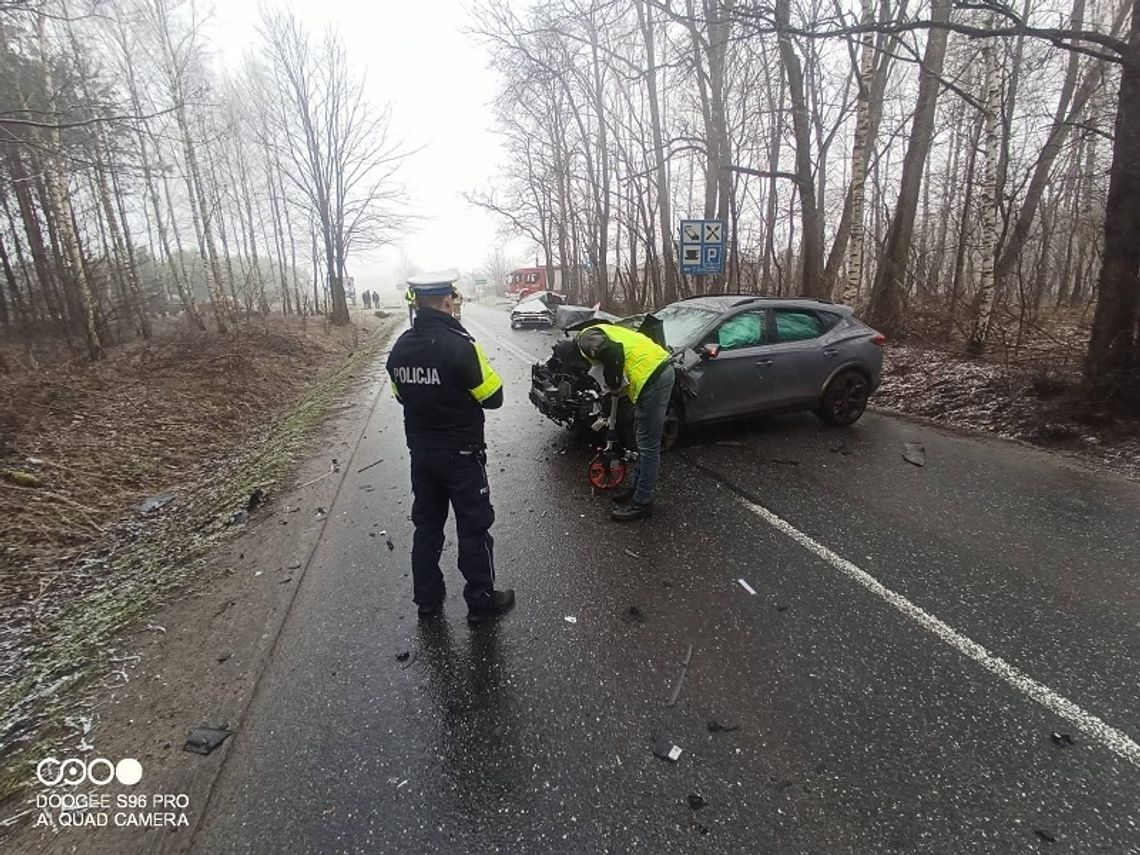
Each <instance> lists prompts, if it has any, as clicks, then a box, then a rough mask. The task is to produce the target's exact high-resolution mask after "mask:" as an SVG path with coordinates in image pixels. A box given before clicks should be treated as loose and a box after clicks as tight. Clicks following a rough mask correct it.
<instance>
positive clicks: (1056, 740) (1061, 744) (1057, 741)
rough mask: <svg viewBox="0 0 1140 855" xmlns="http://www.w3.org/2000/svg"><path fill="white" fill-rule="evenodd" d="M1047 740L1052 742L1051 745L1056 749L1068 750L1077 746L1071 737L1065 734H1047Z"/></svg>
mask: <svg viewBox="0 0 1140 855" xmlns="http://www.w3.org/2000/svg"><path fill="white" fill-rule="evenodd" d="M1049 738H1050V739H1052V740H1053V744H1054V745H1056V746H1057V747H1058V748H1068V747H1070V746H1072V745H1076V744H1077V743H1076V740H1074V739H1073V737H1072V736H1070V735H1069V734H1067V733H1057V732H1056V731H1054V732H1053V733H1050V734H1049Z"/></svg>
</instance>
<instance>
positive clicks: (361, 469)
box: [356, 457, 384, 475]
mask: <svg viewBox="0 0 1140 855" xmlns="http://www.w3.org/2000/svg"><path fill="white" fill-rule="evenodd" d="M383 462H384V458H383V457H381V458H380V459H379V460H373V461H372V462H371V463H369V464H368V465H367V466H361V467H360V468H359V469H357V470H356V474H357V475H359V474H360V473H361V472H367V471H368V470H369V469H371V468H372V467H373V466H379V465H380V464H381V463H383Z"/></svg>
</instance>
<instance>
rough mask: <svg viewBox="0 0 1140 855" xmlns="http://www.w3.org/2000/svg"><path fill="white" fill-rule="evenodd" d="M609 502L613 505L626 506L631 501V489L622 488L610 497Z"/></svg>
mask: <svg viewBox="0 0 1140 855" xmlns="http://www.w3.org/2000/svg"><path fill="white" fill-rule="evenodd" d="M610 501H611V502H613V503H614V504H615V505H628V504H629V503H630V502H632V501H633V487H622V488H621V489H620V490H618V491H617V492H616V493H614V494H613V495H612V496H610Z"/></svg>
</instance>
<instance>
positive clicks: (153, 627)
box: [143, 623, 166, 635]
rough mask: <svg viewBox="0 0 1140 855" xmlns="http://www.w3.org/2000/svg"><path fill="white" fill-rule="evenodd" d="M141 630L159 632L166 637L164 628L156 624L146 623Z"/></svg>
mask: <svg viewBox="0 0 1140 855" xmlns="http://www.w3.org/2000/svg"><path fill="white" fill-rule="evenodd" d="M143 628H144V629H145V630H146V631H147V632H161V633H162V634H163V635H166V627H165V626H159V625H158V624H157V623H148V624H147V625H146V626H145V627H143Z"/></svg>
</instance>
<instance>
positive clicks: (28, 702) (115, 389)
mask: <svg viewBox="0 0 1140 855" xmlns="http://www.w3.org/2000/svg"><path fill="white" fill-rule="evenodd" d="M355 321H356V323H357V326H356V327H353V328H348V329H336V328H329V327H326V326H325V325H324V324H323V323H321V322H316V321H313V320H311V319H310V320H309V322H308V323H307V324H306V325H304V326H302V325H301V323H300V322H298V321H297V320H294V319H291V320H290V321H289V322H288V323H287V322H286V321H285V320H283V319H280V318H275V319H270V320H268V321H267V322H265V323H263V324H261V325H259V326H257V327H250V328H247V329H243V330H241V331H240V332H239V333H238V334H236V335H231V336H215V335H188V334H180V335H177V336H174V337H170V338H165V339H163V340H158V341H152V342H150V343H140V344H136V345H132V346H129V347H125V348H122V349H119V350H117V351H115V352H113V353H111V354H109V355H108V358H107V359H106V360H105V361H103V362H101V363H99V364H97V365H90V364H87V363H80V362H70V363H60V364H57V365H56V366H55V367H54V368H53V369H51V370H44V369H40V370H38V371H34V372H33V371H28V372H24V373H23V374H20V375H8V376H4V377H0V412H2V413H3V414H4V423H3V426H2V429H3V431H4V433H3V434H2V437H3V447H2V451H0V474H2V475H3V476H5V477H4V480H2V481H0V544H2V547H0V548H2V550H3V551H2V552H0V687H2V688H0V710H3V713H2V714H0V754H4V755H8V756H7V757H6V758H5V759H6V761H8V762H6V765H9V763H10V764H11V765H9V772H12V774H13V775H15V777H13V778H12V780H11V781H9V780H8V778H9V777H11V776H4V777H3V778H0V798H2V797H3V796H4V795H7V794H8V792H9V791H10V788H11V787H16V786H17V784H16V783H14V782H17V781H19V780H22V779H21V778H20V775H19V773H18V772H17V771H14V770H17V765H16V764H15V759H14V758H15V757H17V756H24V755H25V754H26V752H27V751H28V750H32V748H34V745H35V737H36V735H37V734H42V733H43V732H44V729H45V728H50V727H53V726H58V722H59V720H60V719H61V718H62V716H63V714H64V713H65V712H66V710H67V709H68V706H69V704H70V703H72V702H73V701H74V694H75V693H74V691H73V690H75V689H79V688H81V687H82V686H83V685H85V683H86V682H87V681H88V680H89V679H90V678H91V676H92V675H93V674H97V673H98V669H99V665H100V657H101V656H103V655H104V654H105V650H106V649H107V645H108V644H109V643H111V642H112V641H113V639H114V638H116V637H117V636H118V634H119V633H121V632H122V631H123V630H124V629H125V628H127V627H128V626H130V625H132V624H133V623H134V622H136V621H138V620H140V619H141V618H142V617H144V616H145V615H146V614H147V613H148V612H149V610H150V609H152V608H153V607H154V606H155V605H157V604H158V602H159V601H160V600H161V598H163V597H164V596H166V595H167V594H168V593H170V592H172V591H176V590H178V589H179V587H180V586H181V585H183V584H185V583H186V581H187V580H188V579H190V578H192V576H193V573H194V571H195V568H196V567H197V566H198V564H199V563H200V561H201V559H202V557H203V556H204V555H205V553H206V551H207V550H208V548H209V546H210V544H211V543H213V542H214V541H216V540H217V539H218V538H219V537H221V536H223V535H224V534H225V532H226V531H232V530H233V529H230V528H227V527H226V525H225V522H226V520H228V518H229V517H230V515H231V514H232V513H233V511H234V510H236V509H238V508H240V507H241V506H242V505H243V503H244V502H245V501H246V499H247V498H248V496H249V495H250V491H251V490H253V489H255V488H258V487H266V486H269V485H272V484H273V483H274V482H275V481H277V480H278V479H279V478H280V477H281V476H282V475H283V474H284V472H285V471H286V467H287V466H288V463H289V461H290V460H291V459H292V457H293V455H294V454H295V453H296V452H297V451H298V450H299V448H300V447H301V444H302V442H303V441H304V440H305V438H306V437H307V436H308V435H310V434H311V432H312V430H313V429H314V427H315V426H316V425H317V424H318V423H319V422H320V420H321V419H322V418H323V417H324V416H325V415H326V414H327V413H328V412H329V410H330V408H331V407H332V405H333V404H334V403H335V401H336V400H337V398H338V397H339V395H340V394H341V393H342V392H343V391H344V389H345V388H346V387H347V384H348V383H349V382H350V380H351V379H352V377H353V376H354V372H355V371H356V370H357V369H358V368H360V367H362V366H363V365H364V364H365V363H367V362H369V361H370V359H371V357H372V355H373V354H374V353H375V351H376V348H377V346H378V345H379V343H380V341H381V338H382V337H381V335H380V332H379V331H380V330H381V329H382V328H386V327H388V326H389V324H388V323H387V322H381V321H379V320H377V319H376V318H373V317H371V316H369V317H363V316H360V315H358V316H357V317H356V318H355ZM30 461H32V462H30ZM158 493H168V494H171V495H173V496H174V497H175V498H174V500H173V501H172V502H171V503H170V504H169V505H168V506H166V507H165V508H163V509H162V510H161V511H159V512H158V513H156V514H154V515H151V516H147V517H143V516H140V515H139V514H138V513H136V512H135V511H134V510H133V506H134V505H135V504H136V503H137V502H138V501H139V500H140V499H142V498H144V497H146V496H150V495H154V494H158ZM13 752H15V753H13Z"/></svg>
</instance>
